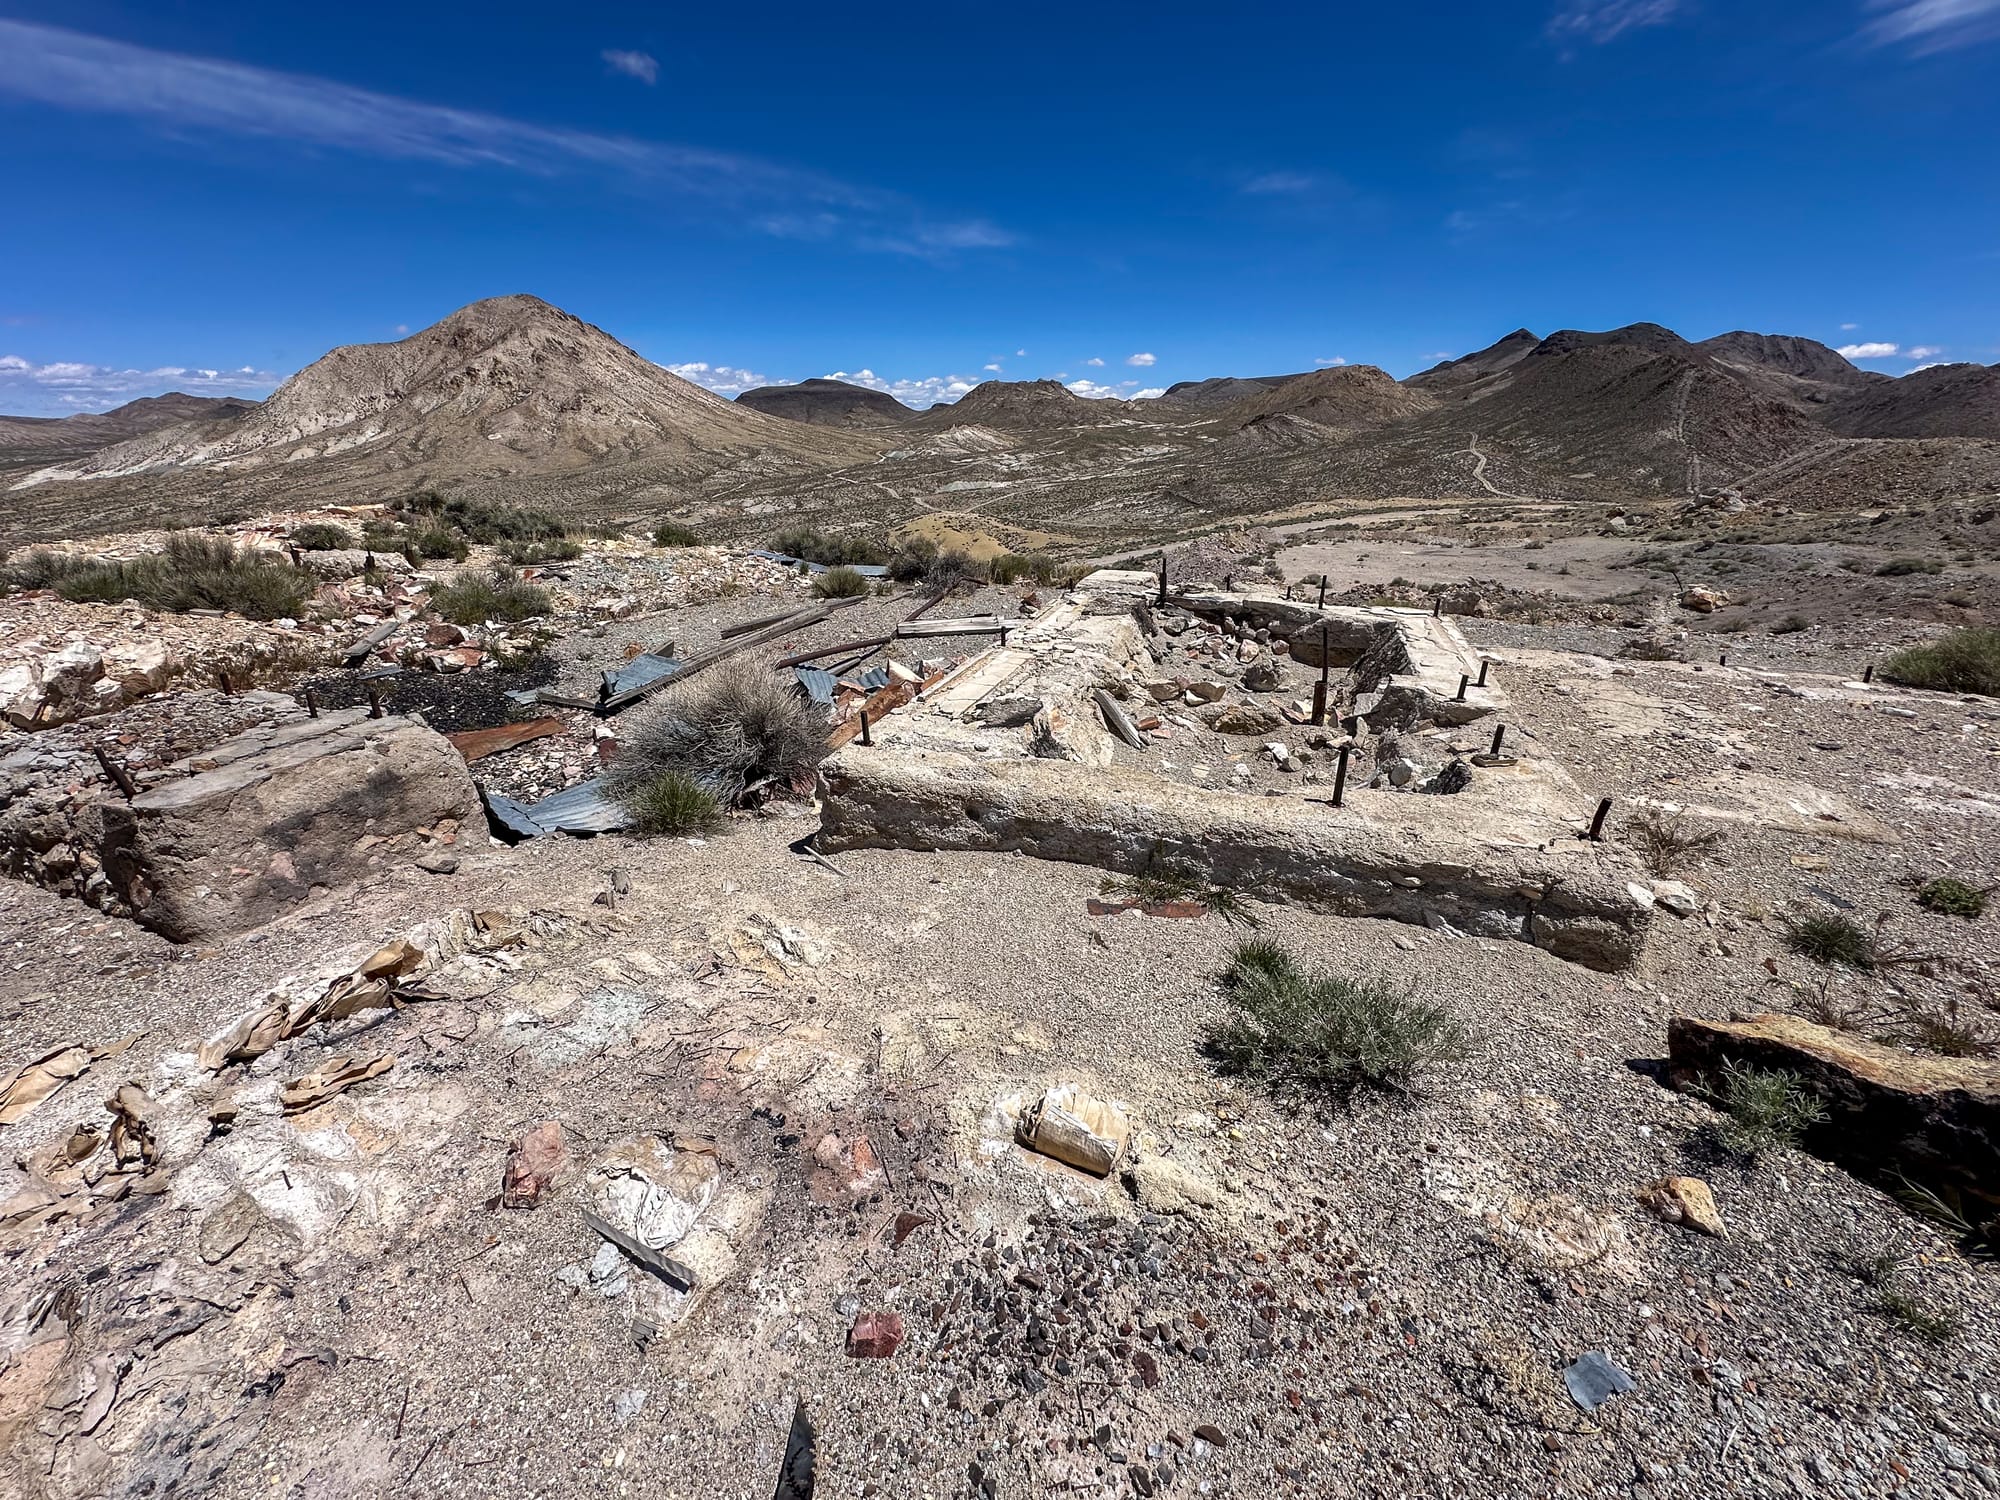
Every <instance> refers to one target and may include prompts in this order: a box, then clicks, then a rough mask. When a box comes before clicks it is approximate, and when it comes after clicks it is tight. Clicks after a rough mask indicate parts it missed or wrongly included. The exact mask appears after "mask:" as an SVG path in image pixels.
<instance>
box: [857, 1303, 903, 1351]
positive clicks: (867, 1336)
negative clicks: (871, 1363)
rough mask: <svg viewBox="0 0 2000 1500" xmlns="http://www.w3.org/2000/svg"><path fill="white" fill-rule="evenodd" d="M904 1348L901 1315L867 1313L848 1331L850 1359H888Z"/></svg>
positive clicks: (858, 1318)
mask: <svg viewBox="0 0 2000 1500" xmlns="http://www.w3.org/2000/svg"><path fill="white" fill-rule="evenodd" d="M902 1346H903V1317H902V1314H901V1313H892V1312H865V1313H862V1314H861V1315H860V1316H859V1317H857V1318H856V1319H855V1320H854V1326H853V1327H852V1328H850V1329H848V1330H847V1354H848V1357H849V1358H850V1359H887V1358H888V1357H889V1356H890V1355H892V1354H894V1353H895V1352H896V1351H897V1350H898V1349H900V1348H901V1347H902Z"/></svg>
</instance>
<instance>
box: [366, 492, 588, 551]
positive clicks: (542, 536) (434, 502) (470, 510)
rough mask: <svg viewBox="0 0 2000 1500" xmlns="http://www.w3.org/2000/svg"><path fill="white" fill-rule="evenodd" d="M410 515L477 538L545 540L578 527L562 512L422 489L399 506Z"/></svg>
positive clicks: (484, 539) (489, 539)
mask: <svg viewBox="0 0 2000 1500" xmlns="http://www.w3.org/2000/svg"><path fill="white" fill-rule="evenodd" d="M398 509H399V510H400V511H401V512H402V514H403V515H404V516H405V517H406V518H408V517H429V518H431V520H432V522H433V524H435V525H437V526H441V527H444V528H445V529H447V530H450V531H455V532H457V533H458V534H459V535H460V536H462V537H464V538H466V539H467V540H468V541H474V542H544V541H553V540H555V539H556V538H557V537H562V536H568V535H569V534H570V532H571V531H573V530H574V529H575V528H574V527H572V526H571V525H570V523H569V522H567V521H565V520H563V519H562V517H560V516H555V515H551V514H550V513H549V512H547V511H542V510H529V509H527V508H525V507H523V506H518V505H496V504H494V503H493V502H492V501H490V500H462V499H459V498H456V497H448V496H445V495H441V494H439V493H438V492H437V491H436V490H420V491H419V492H418V493H416V494H414V495H412V496H410V497H409V498H408V499H406V500H404V501H403V502H402V504H401V505H400V506H399V507H398Z"/></svg>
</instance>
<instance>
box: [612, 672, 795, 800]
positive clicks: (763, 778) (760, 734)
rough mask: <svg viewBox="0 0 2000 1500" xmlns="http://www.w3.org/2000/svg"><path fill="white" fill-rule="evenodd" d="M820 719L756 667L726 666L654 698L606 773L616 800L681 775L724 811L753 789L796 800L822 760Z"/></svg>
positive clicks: (779, 679)
mask: <svg viewBox="0 0 2000 1500" xmlns="http://www.w3.org/2000/svg"><path fill="white" fill-rule="evenodd" d="M826 736H827V724H826V716H825V714H824V713H822V712H821V711H820V710H819V709H817V708H815V707H814V706H813V704H812V702H811V701H810V700H809V699H807V698H806V697H805V695H804V694H803V693H801V692H800V691H799V689H798V683H797V679H796V678H794V677H793V676H792V675H791V674H790V673H785V674H783V675H780V674H779V673H776V672H773V671H772V670H771V669H770V668H769V667H767V666H763V665H761V664H759V663H757V662H742V661H739V662H725V663H723V664H722V665H720V666H717V667H715V668H712V669H711V670H709V671H707V672H703V673H701V674H700V675H699V676H696V677H691V678H689V679H688V680H687V681H685V682H679V683H675V684H674V685H673V686H672V687H669V688H668V689H667V690H666V691H665V692H663V693H661V694H660V696H659V699H658V700H657V702H656V703H655V704H654V706H653V707H652V708H651V709H650V710H648V711H647V712H646V714H645V716H644V717H643V718H641V719H640V720H639V722H638V723H636V724H635V725H633V726H632V730H631V733H630V734H629V735H626V736H624V737H622V738H621V740H620V743H619V746H618V758H617V759H616V760H615V761H613V762H612V764H611V769H610V771H609V772H607V773H606V789H607V790H608V791H609V792H610V793H611V794H612V795H613V796H615V797H619V798H621V799H622V798H623V797H624V796H626V795H627V794H628V792H630V791H632V790H633V789H634V788H638V787H641V786H644V785H646V784H647V783H650V782H653V781H655V780H657V779H658V778H659V777H661V776H664V775H666V774H668V773H669V772H673V773H677V774H679V775H682V776H685V777H686V778H688V779H689V780H690V781H692V782H694V783H695V784H696V785H697V786H699V787H701V788H702V789H703V790H705V791H706V792H708V794H709V795H710V796H712V797H714V798H715V800H716V801H717V802H718V803H719V804H721V805H722V806H724V807H733V806H736V805H737V804H738V803H740V802H741V801H742V800H743V797H744V794H745V793H746V792H747V791H748V790H750V789H751V788H753V787H775V788H776V789H778V790H781V791H784V792H788V793H791V794H794V795H799V796H803V795H805V794H806V793H807V792H809V791H810V790H811V789H812V785H813V782H814V779H815V777H816V776H817V774H818V769H819V763H820V761H821V760H823V759H824V758H825V757H826V753H827V745H826Z"/></svg>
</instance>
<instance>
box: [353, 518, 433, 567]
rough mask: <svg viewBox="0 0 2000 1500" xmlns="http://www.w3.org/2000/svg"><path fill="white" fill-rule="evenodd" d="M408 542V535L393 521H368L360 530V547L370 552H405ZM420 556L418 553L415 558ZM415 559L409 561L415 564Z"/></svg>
mask: <svg viewBox="0 0 2000 1500" xmlns="http://www.w3.org/2000/svg"><path fill="white" fill-rule="evenodd" d="M409 542H410V533H409V532H407V531H405V530H404V529H403V528H402V527H400V526H398V525H397V524H396V523H395V522H394V521H370V522H369V523H368V524H367V525H366V526H364V527H362V528H361V545H362V546H364V547H366V548H367V549H368V550H369V551H370V552H406V551H407V550H408V548H409ZM422 555H423V554H422V553H418V554H417V557H421V556H422ZM417 557H412V558H411V559H410V561H412V562H415V561H416V560H417Z"/></svg>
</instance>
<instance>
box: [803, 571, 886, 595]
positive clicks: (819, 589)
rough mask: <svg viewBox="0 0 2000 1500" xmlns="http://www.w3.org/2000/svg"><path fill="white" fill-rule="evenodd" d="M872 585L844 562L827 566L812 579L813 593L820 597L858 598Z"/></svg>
mask: <svg viewBox="0 0 2000 1500" xmlns="http://www.w3.org/2000/svg"><path fill="white" fill-rule="evenodd" d="M873 587H874V585H873V584H871V583H870V582H869V581H868V580H867V579H866V578H863V577H862V576H861V575H860V574H859V573H857V572H855V571H854V569H852V568H850V567H848V566H846V565H845V564H842V565H841V566H840V567H837V568H828V569H827V570H826V571H825V572H824V573H822V574H820V575H819V577H817V578H815V579H814V580H813V593H814V594H815V595H816V596H818V597H819V598H821V599H859V598H860V597H861V596H862V595H864V594H866V593H867V592H868V591H869V590H870V589H872V588H873Z"/></svg>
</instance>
